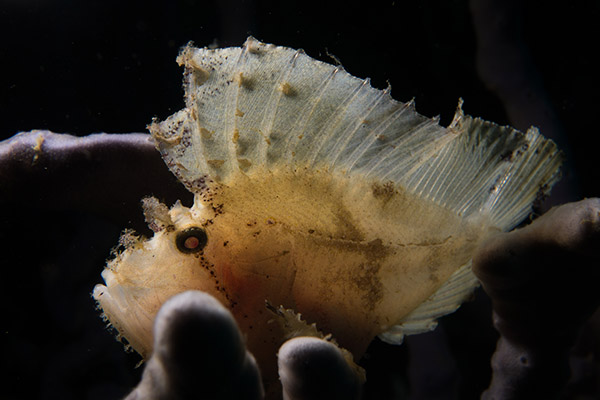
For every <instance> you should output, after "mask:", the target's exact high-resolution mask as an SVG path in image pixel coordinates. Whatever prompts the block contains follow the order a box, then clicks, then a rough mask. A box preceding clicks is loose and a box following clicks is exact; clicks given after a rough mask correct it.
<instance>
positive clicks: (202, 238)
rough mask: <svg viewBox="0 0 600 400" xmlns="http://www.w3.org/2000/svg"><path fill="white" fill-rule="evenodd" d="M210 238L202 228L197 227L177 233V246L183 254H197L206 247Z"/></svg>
mask: <svg viewBox="0 0 600 400" xmlns="http://www.w3.org/2000/svg"><path fill="white" fill-rule="evenodd" d="M207 241H208V238H207V237H206V232H205V231H204V229H202V228H198V227H196V226H194V227H191V228H187V229H184V230H182V231H181V232H179V233H177V237H176V238H175V244H176V245H177V249H179V251H181V252H182V253H186V254H190V253H197V252H199V251H200V250H202V249H203V248H204V246H206V242H207Z"/></svg>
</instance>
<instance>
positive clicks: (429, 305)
mask: <svg viewBox="0 0 600 400" xmlns="http://www.w3.org/2000/svg"><path fill="white" fill-rule="evenodd" d="M178 61H179V63H180V64H181V65H183V66H184V67H185V73H184V87H185V90H186V108H185V109H183V110H182V111H179V112H178V113H176V114H174V115H173V116H171V117H170V118H168V119H167V120H165V121H163V122H158V121H155V122H154V123H153V124H151V125H150V127H149V129H150V132H151V134H152V136H153V138H154V140H155V142H156V145H157V148H158V149H159V151H160V152H161V154H162V156H163V159H164V160H165V162H166V164H167V166H168V167H169V168H170V169H171V170H172V171H173V173H174V174H175V175H176V176H177V177H178V178H179V179H180V180H181V182H182V183H183V184H184V185H186V187H187V188H188V189H189V190H190V191H192V192H193V193H194V204H193V205H192V206H191V207H185V206H183V205H181V204H180V203H177V204H175V205H174V206H173V207H171V208H170V209H169V208H168V207H167V206H165V205H163V204H161V203H159V202H158V201H157V200H156V199H152V198H148V199H145V200H144V212H145V214H146V219H147V220H148V222H149V225H150V227H151V228H152V230H153V231H154V236H153V237H152V238H150V239H144V238H137V237H136V236H135V235H132V234H131V233H126V234H125V235H124V237H123V238H122V244H123V247H124V250H122V251H121V252H120V253H118V254H116V255H115V258H114V259H113V260H111V261H109V262H108V265H107V268H106V269H105V270H104V272H103V274H102V276H103V278H104V280H105V285H98V286H96V288H95V289H94V297H95V298H96V299H97V300H98V302H99V305H100V306H101V307H102V309H103V311H104V314H105V315H106V317H107V318H108V319H109V321H110V323H111V324H112V325H113V326H115V327H116V329H117V330H118V331H119V332H120V334H121V335H123V336H124V337H125V338H126V339H127V341H128V342H129V343H130V345H131V346H132V347H133V348H134V349H135V350H136V351H138V352H139V353H140V354H141V355H142V356H143V357H148V356H149V355H150V354H151V351H152V321H153V319H154V316H155V314H156V312H157V311H158V309H159V308H160V306H161V305H162V304H163V303H164V302H165V301H166V300H167V299H168V298H170V297H171V296H173V295H174V294H177V293H180V292H182V291H185V290H188V289H195V290H202V291H205V292H208V293H210V294H212V295H213V296H215V297H216V298H217V299H218V300H220V301H221V302H222V303H223V304H224V305H225V306H227V307H228V308H229V309H230V310H231V312H232V313H233V315H234V316H235V318H236V320H237V322H238V324H239V325H240V328H241V330H242V331H243V332H244V333H245V335H246V337H247V343H248V348H249V349H250V351H252V352H253V354H254V355H255V357H256V358H257V360H258V362H259V365H261V368H262V370H263V374H264V375H265V376H267V377H268V376H273V375H275V374H276V362H275V361H276V352H277V349H278V347H279V346H280V345H281V344H282V343H283V341H284V340H286V339H288V338H290V337H293V336H297V335H322V336H326V335H331V336H332V337H333V339H334V340H335V341H336V342H337V343H338V344H339V345H340V346H341V347H343V348H345V349H347V350H348V351H349V352H350V353H351V354H353V355H354V357H355V358H359V357H360V356H361V355H362V354H363V352H364V350H365V349H366V347H367V345H368V344H369V342H370V341H371V340H372V339H373V338H374V337H375V336H377V335H379V336H380V337H381V338H382V339H384V340H386V341H388V342H390V343H401V341H402V338H403V336H404V335H405V334H415V333H420V332H424V331H427V330H430V329H432V328H434V327H435V320H436V319H437V318H439V317H440V316H442V315H445V314H447V313H449V312H452V311H454V310H455V309H456V308H458V307H459V305H460V304H461V303H462V302H463V301H464V300H465V299H466V298H468V297H469V296H470V294H471V293H472V290H473V289H474V288H475V287H476V286H477V280H476V279H475V277H474V275H473V274H472V272H471V270H470V260H471V257H472V255H473V253H474V251H475V249H476V248H477V246H478V245H479V244H480V243H481V242H482V241H483V240H485V239H486V238H488V237H489V236H490V235H492V234H494V233H495V232H498V231H503V230H508V229H510V228H512V227H513V226H514V225H516V224H517V223H518V222H520V221H521V220H522V219H523V218H524V217H525V216H527V215H528V214H529V212H530V210H531V204H532V203H533V201H534V200H535V199H536V198H538V197H539V196H540V195H543V194H545V193H547V192H548V190H549V188H550V187H551V186H552V184H553V183H554V182H555V181H556V180H557V179H558V170H559V167H560V162H561V161H560V160H561V156H560V154H559V152H558V150H557V149H556V146H555V145H554V143H552V142H551V141H549V140H546V139H544V138H543V137H542V136H541V135H539V133H537V131H536V130H535V129H531V130H529V131H528V132H526V133H521V132H518V131H516V130H514V129H512V128H508V127H499V126H497V125H494V124H492V123H489V122H486V121H482V120H480V119H473V118H471V117H468V116H465V115H464V114H463V113H462V110H461V108H460V106H459V109H458V111H457V114H456V116H455V118H454V121H453V122H452V124H451V125H450V126H449V127H447V128H444V127H442V126H440V125H439V124H438V121H437V120H435V119H430V118H426V117H423V116H421V115H419V114H418V113H416V112H415V111H414V106H413V104H412V103H400V102H397V101H395V100H393V99H392V98H391V97H390V95H389V90H384V91H381V90H377V89H374V88H372V87H371V86H370V85H369V83H368V81H362V80H359V79H358V78H355V77H352V76H351V75H349V74H347V73H346V72H345V71H343V70H342V69H341V68H340V67H335V66H333V65H329V64H326V63H323V62H320V61H316V60H314V59H312V58H310V57H308V56H306V55H305V54H304V53H303V52H302V51H296V50H293V49H289V48H285V47H277V46H274V45H268V44H264V43H261V42H259V41H257V40H255V39H253V38H249V39H248V41H247V42H246V43H245V45H244V46H243V47H241V48H228V49H214V50H210V49H196V48H193V47H191V46H188V47H186V48H185V49H184V50H183V51H182V53H181V55H180V57H179V58H178ZM290 316H291V317H290ZM292 320H293V321H292ZM273 322H275V323H273Z"/></svg>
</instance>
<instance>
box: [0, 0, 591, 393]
mask: <svg viewBox="0 0 600 400" xmlns="http://www.w3.org/2000/svg"><path fill="white" fill-rule="evenodd" d="M471 3H472V4H470V3H469V2H468V1H466V0H454V1H448V0H446V1H443V0H438V1H433V0H425V1H369V2H362V3H356V4H355V3H352V4H351V3H350V2H339V1H332V2H326V1H321V2H314V3H311V2H307V1H263V0H256V1H216V0H215V1H194V0H177V1H169V2H167V1H158V0H149V1H129V2H126V1H113V0H104V1H80V0H55V1H51V0H45V1H44V0H37V1H35V0H12V1H11V0H0V68H1V69H0V71H1V73H0V117H1V119H0V120H1V121H2V123H1V124H0V139H5V138H8V137H10V136H12V135H14V134H15V133H17V132H20V131H28V130H31V129H49V130H52V131H54V132H63V133H70V134H73V135H78V136H83V135H87V134H90V133H96V132H110V133H128V132H144V131H145V126H146V124H148V123H149V122H150V121H151V120H152V118H153V117H158V118H160V119H163V118H166V117H167V116H168V115H170V114H172V113H173V112H174V111H177V110H179V109H180V108H182V107H183V98H182V95H183V91H182V89H181V69H180V67H178V66H177V64H176V63H175V57H176V56H177V54H178V51H179V48H180V47H181V46H183V45H185V44H186V43H187V42H188V41H190V40H192V41H194V43H195V44H196V45H198V46H206V45H210V44H218V45H219V46H239V45H241V44H242V43H243V42H244V40H245V39H246V37H247V36H248V35H253V36H255V37H256V38H258V39H260V40H262V41H265V42H269V43H275V44H280V45H286V46H289V47H293V48H303V49H304V50H305V51H306V52H307V53H308V54H309V55H311V56H313V57H316V58H319V59H322V60H326V61H329V62H334V61H333V58H332V57H330V56H329V55H328V54H331V55H333V56H335V57H336V58H337V59H339V60H340V61H341V63H342V65H343V66H344V67H345V69H346V70H347V71H348V72H349V73H351V74H353V75H356V76H359V77H362V78H365V77H370V78H371V80H372V85H373V86H375V87H378V88H384V87H386V86H387V85H388V83H389V84H391V86H392V95H393V96H394V97H395V98H396V99H398V100H400V101H408V100H410V99H411V98H415V100H416V105H417V110H418V111H419V112H420V113H422V114H425V115H427V116H434V115H441V122H442V124H444V125H446V124H448V123H449V122H450V120H451V118H452V115H453V113H454V110H455V106H456V103H457V100H458V98H459V97H462V98H463V99H464V101H465V105H464V109H465V112H466V113H468V114H471V115H475V116H480V117H483V118H485V119H488V120H492V121H495V122H497V123H500V124H512V125H515V126H517V128H519V129H526V128H527V127H528V126H529V125H532V124H533V125H537V126H539V127H540V129H541V131H542V133H546V134H549V135H550V136H553V137H554V138H555V139H556V140H557V142H559V144H560V145H561V148H563V149H564V150H565V152H566V153H567V156H568V160H569V161H568V164H567V168H566V169H565V172H564V174H565V177H566V181H567V182H568V185H567V186H566V188H565V189H564V190H562V191H561V194H560V196H559V197H557V198H555V199H551V201H550V203H549V204H553V203H559V202H563V201H566V200H573V199H579V198H582V197H593V196H598V195H599V194H600V185H599V184H598V182H600V169H599V168H597V167H596V165H597V157H598V147H597V139H596V137H597V136H598V132H597V128H596V126H597V122H596V116H597V113H598V106H599V105H600V101H599V100H598V94H597V92H598V89H599V88H600V78H599V77H598V71H599V70H600V68H599V67H600V62H599V61H598V59H597V51H598V39H600V27H599V25H600V24H598V23H597V21H599V20H600V2H597V1H577V2H568V3H567V2H560V3H558V2H557V3H552V2H544V5H543V6H541V5H539V4H541V3H540V2H535V1H524V2H515V3H519V4H521V3H522V4H521V5H519V6H518V5H516V4H512V3H513V2H512V1H506V2H501V1H500V2H499V3H503V4H504V6H501V7H500V8H502V9H504V10H505V11H504V12H501V11H498V12H495V10H494V7H498V5H497V4H494V2H492V1H472V2H471ZM474 5H478V7H483V8H484V9H485V8H488V9H489V10H488V11H490V13H491V15H498V18H499V21H498V23H499V26H501V27H503V28H502V29H506V30H507V33H506V34H507V35H508V36H509V37H510V38H512V39H513V44H515V43H516V45H515V46H516V48H518V50H519V52H520V53H519V54H525V55H526V56H525V57H522V58H521V59H518V60H516V61H517V63H520V64H521V65H525V66H526V70H527V71H529V74H530V75H528V76H526V77H525V80H526V81H527V82H538V83H539V85H538V86H535V85H534V86H535V87H536V88H538V91H537V92H536V93H533V94H532V98H533V97H535V98H537V99H539V98H540V96H541V98H542V99H543V102H544V104H547V108H546V109H545V112H546V114H544V115H542V116H541V117H540V116H539V115H536V114H533V113H532V114H531V118H530V119H528V118H527V115H528V114H527V112H526V111H527V110H524V114H525V117H524V118H523V117H522V118H520V119H516V118H514V117H513V118H512V119H511V116H510V113H507V111H506V110H507V109H508V108H507V107H510V105H507V104H506V102H503V100H502V99H501V98H499V97H498V96H497V92H498V91H497V88H496V87H490V86H489V85H487V84H486V83H485V82H484V81H483V80H482V78H481V76H480V73H479V72H480V71H479V70H478V68H477V65H478V64H477V56H478V54H480V53H478V51H479V50H478V47H477V46H478V43H481V42H480V41H479V40H480V39H481V37H479V36H478V34H477V33H476V30H475V28H474V25H473V14H472V9H473V8H472V7H473V6H474ZM507 8H508V10H509V11H508V12H506V9H507ZM489 29H490V30H491V31H493V30H494V29H496V27H495V26H494V25H490V27H489ZM479 35H480V34H479ZM488 50H489V49H488ZM503 50H505V49H503V48H501V46H500V45H499V47H498V53H501V52H502V51H503ZM491 53H492V54H493V53H494V50H493V48H492V51H491ZM488 54H489V51H488ZM480 55H481V54H480ZM496 74H497V76H499V77H500V78H499V81H501V82H519V81H520V80H521V79H523V77H522V76H517V75H515V76H513V75H512V74H513V72H511V71H507V70H503V69H502V68H501V67H499V68H498V70H497V71H496ZM548 121H550V122H548ZM548 132H549V133H548ZM561 135H562V136H561ZM76 184H77V183H76V182H73V185H76ZM67 187H68V186H67ZM63 188H64V187H63ZM61 190H62V189H61ZM106 190H107V191H110V187H107V188H106ZM28 193H29V192H28ZM33 193H36V192H35V191H33ZM117 194H118V193H117ZM50 195H52V196H56V195H60V193H59V194H56V193H53V194H48V193H36V194H35V195H34V196H38V198H37V199H35V200H36V201H35V202H29V200H30V199H23V192H18V193H8V192H5V189H3V188H0V200H7V199H8V200H9V203H10V201H11V200H13V203H15V204H16V203H20V204H21V205H23V204H25V205H27V204H31V208H29V209H28V208H27V207H21V208H19V209H7V208H4V209H3V210H1V213H2V214H0V217H1V218H2V219H1V220H0V223H2V227H1V228H0V229H1V230H2V235H1V236H0V243H1V244H0V246H1V247H0V250H1V252H0V257H1V258H0V267H2V268H3V269H4V270H5V275H4V276H3V277H2V278H0V279H2V299H1V302H2V304H1V307H2V315H1V316H0V319H1V320H2V331H1V332H0V334H1V335H2V348H3V357H2V358H3V361H2V362H3V367H4V368H8V370H9V371H10V372H9V373H8V374H7V375H5V376H4V377H3V380H5V381H6V383H5V385H6V386H5V389H4V391H3V392H2V393H0V397H2V398H7V399H8V398H48V399H50V398H62V399H67V398H90V399H100V398H102V399H113V398H118V397H119V396H120V395H122V394H124V393H126V392H127V390H129V389H130V388H131V387H132V386H133V385H134V384H135V382H136V381H137V379H138V377H139V373H140V371H141V369H137V370H136V369H134V368H133V367H134V366H135V364H136V363H137V362H138V358H137V357H136V355H135V354H126V353H123V351H122V346H121V345H120V344H118V343H117V342H116V341H114V340H113V339H112V337H111V335H110V334H109V333H107V332H106V330H105V329H104V325H103V323H102V321H101V320H100V319H99V318H98V312H97V311H95V310H94V303H93V301H92V300H91V297H90V295H89V294H90V292H91V290H92V288H93V285H94V284H95V283H99V282H100V275H99V274H100V271H101V270H102V268H103V264H104V259H105V258H106V257H107V256H108V253H109V250H110V248H111V247H112V246H114V245H115V244H116V243H117V240H118V236H119V232H120V230H121V229H123V228H126V227H132V226H133V227H135V222H133V219H134V218H133V217H132V221H124V223H122V224H119V223H115V222H114V220H112V219H111V218H105V216H103V215H98V214H94V213H90V212H88V211H87V210H85V209H81V210H78V209H60V208H52V207H50V208H44V207H41V206H40V204H41V203H43V202H44V199H45V196H50ZM441 325H442V327H441V329H439V330H438V331H436V332H435V333H432V334H428V335H423V337H422V338H420V337H419V338H414V339H413V340H412V341H411V340H409V341H408V344H409V346H401V347H391V346H386V345H383V344H381V343H378V342H377V343H374V345H373V346H372V348H371V350H370V352H369V353H368V355H367V357H366V358H365V360H363V364H364V365H365V366H366V367H367V368H368V369H369V371H372V372H369V375H368V379H369V387H368V392H369V393H370V395H371V396H372V398H401V397H400V396H403V395H404V394H405V393H412V394H413V396H414V397H413V398H418V396H417V395H418V393H417V392H418V390H417V389H416V388H417V387H418V384H419V382H421V383H422V382H425V381H429V382H435V383H436V384H438V385H439V387H440V392H444V393H445V396H446V397H439V398H452V396H453V394H452V393H454V395H456V396H458V397H457V398H460V399H475V398H478V395H479V393H480V392H481V391H482V390H483V389H484V388H485V387H487V384H488V381H489V373H490V372H489V359H490V356H491V353H492V352H493V349H494V345H495V339H496V336H495V332H494V331H493V328H492V327H491V316H490V310H489V304H488V301H487V298H486V296H485V294H483V293H482V292H481V291H480V292H478V294H477V296H476V299H475V301H474V302H471V303H468V304H466V305H465V306H463V307H462V308H461V309H460V310H459V311H458V312H457V313H455V314H453V315H452V316H449V317H446V318H444V319H443V321H442V324H441ZM446 356H448V357H446ZM409 365H410V366H411V368H408V366H409ZM407 371H410V372H407ZM436 371H439V372H436ZM444 385H445V386H444ZM448 388H454V391H451V390H449V389H448ZM425 398H433V397H431V396H429V397H425Z"/></svg>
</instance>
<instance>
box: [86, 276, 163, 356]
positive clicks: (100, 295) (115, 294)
mask: <svg viewBox="0 0 600 400" xmlns="http://www.w3.org/2000/svg"><path fill="white" fill-rule="evenodd" d="M102 276H103V278H104V279H105V281H106V282H107V285H108V287H107V286H105V285H96V286H95V287H94V292H93V296H94V299H95V300H96V301H97V302H98V305H99V307H101V308H102V310H103V317H104V318H106V319H108V321H110V324H111V325H112V326H113V327H114V328H115V329H116V330H117V331H118V332H119V335H118V338H119V339H120V340H123V338H125V339H126V340H127V342H128V344H126V347H129V346H130V347H131V348H133V349H134V350H135V351H137V352H138V353H139V354H140V355H141V356H142V357H143V358H144V359H146V358H147V357H148V356H149V354H150V353H151V351H152V346H151V344H152V324H153V320H154V315H153V314H152V315H150V314H149V313H147V312H146V311H145V310H144V308H143V307H142V306H141V303H137V302H136V299H135V298H136V296H135V295H134V294H133V293H132V290H131V288H125V287H123V286H121V285H119V284H115V285H111V284H110V283H109V282H111V281H112V280H113V279H111V278H112V277H113V276H114V274H113V273H112V272H111V271H109V270H105V271H104V272H103V273H102Z"/></svg>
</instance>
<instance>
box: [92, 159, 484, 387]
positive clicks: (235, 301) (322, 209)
mask: <svg viewBox="0 0 600 400" xmlns="http://www.w3.org/2000/svg"><path fill="white" fill-rule="evenodd" d="M483 218H484V217H481V218H476V219H475V220H469V219H464V218H461V217H459V216H457V215H453V214H452V213H450V212H448V211H446V210H444V208H443V207H440V206H438V205H436V204H433V203H431V202H428V201H426V200H423V199H418V198H417V197H416V196H415V195H411V194H408V193H406V192H403V191H402V189H401V188H398V187H394V185H392V184H391V183H378V182H372V181H367V180H363V179H361V178H360V177H356V176H354V177H349V176H344V175H341V174H339V175H332V174H330V173H328V172H325V171H322V172H319V171H318V170H314V169H305V170H296V171H291V170H289V169H281V170H279V171H275V172H267V171H263V172H262V173H255V174H253V176H246V175H243V174H241V173H240V174H239V175H237V176H234V177H233V178H231V179H230V180H229V181H228V182H226V183H223V184H220V185H217V184H214V185H213V186H212V187H209V188H208V189H207V190H206V191H205V192H204V193H202V194H201V195H198V196H196V204H195V206H194V207H192V209H188V208H185V207H183V206H181V205H176V206H174V207H173V208H172V209H171V211H170V219H171V225H170V226H169V227H167V228H165V229H163V230H162V231H160V232H157V233H156V234H155V236H154V237H153V238H152V239H150V240H148V241H143V242H139V243H137V244H135V245H133V246H131V247H130V248H129V249H127V250H126V251H125V252H124V253H123V254H121V256H120V257H119V258H118V259H117V260H115V261H114V262H113V263H112V264H111V265H110V269H111V270H112V273H110V272H105V274H109V275H111V276H113V279H114V280H115V282H118V285H120V286H121V289H122V291H123V293H125V294H124V298H127V299H128V301H127V303H128V305H127V307H128V308H127V310H119V307H120V306H114V305H111V304H109V303H110V302H108V301H104V302H103V298H104V297H105V293H103V294H102V295H99V296H98V295H97V293H96V291H95V296H97V298H98V299H99V301H100V303H101V305H102V307H103V309H104V311H105V313H106V314H107V315H108V316H109V318H110V321H111V322H112V323H113V324H115V325H116V326H117V328H119V330H120V331H121V333H122V334H123V335H124V336H125V337H126V338H127V339H128V340H129V341H130V343H131V344H132V346H133V347H134V348H135V349H136V350H137V351H138V352H140V353H141V354H142V355H144V356H147V355H148V354H149V353H150V351H151V346H152V343H151V322H152V319H153V316H154V315H155V314H156V312H157V311H158V309H159V307H160V305H161V304H162V303H163V302H164V301H165V300H166V299H168V298H169V297H171V296H172V295H173V294H175V293H178V292H181V291H184V290H187V289H200V290H204V291H206V292H209V293H211V294H213V295H215V296H216V297H217V298H218V299H219V300H220V301H222V302H223V303H224V304H225V305H226V306H228V307H229V308H230V310H231V311H232V312H233V314H234V316H235V318H236V319H237V321H238V323H239V325H240V327H241V329H242V331H243V332H244V333H245V334H246V335H247V341H248V347H249V349H250V351H252V352H253V353H254V355H255V357H256V358H257V360H258V362H259V364H260V365H261V368H262V370H263V374H264V376H266V377H267V379H268V378H269V377H271V378H272V377H276V363H275V361H276V352H277V349H278V347H279V346H280V345H281V344H282V342H283V341H284V340H285V338H286V335H287V334H289V332H283V331H282V329H281V327H280V325H279V324H277V323H269V321H270V320H273V319H277V317H276V315H275V314H274V313H272V312H271V311H269V310H268V309H267V307H266V306H265V301H268V302H269V303H270V304H271V305H273V306H275V307H277V306H279V305H283V306H284V307H285V308H288V309H292V310H294V311H295V312H298V313H301V314H302V317H303V319H305V320H306V322H307V323H316V324H317V328H318V329H319V330H321V331H322V332H323V333H325V334H327V333H331V334H332V335H333V337H334V338H335V340H337V341H338V343H339V344H340V345H341V346H343V347H345V348H347V349H348V350H350V351H351V352H352V353H353V354H354V356H355V357H357V358H358V357H360V356H361V355H362V353H363V352H364V350H365V349H366V346H367V345H368V344H369V342H370V341H371V340H372V339H373V338H374V337H375V336H376V335H377V334H379V333H381V332H384V331H386V330H387V329H389V328H390V327H391V326H392V325H394V324H397V323H399V322H400V321H401V320H402V318H403V317H404V316H406V315H407V314H408V313H409V312H410V311H412V310H413V309H414V308H415V307H417V306H418V305H419V304H421V303H422V302H423V301H425V300H426V299H427V298H428V297H430V296H431V295H432V294H433V293H434V292H435V291H436V290H437V289H438V288H439V287H440V285H441V284H442V283H443V282H444V281H445V280H446V279H447V278H448V277H449V276H450V275H451V274H452V273H453V272H455V271H456V270H457V269H458V268H459V267H460V266H462V265H464V264H466V263H467V262H468V261H469V260H470V258H471V254H472V253H473V250H474V248H475V247H476V246H477V244H478V243H479V242H480V241H481V240H482V239H483V238H484V237H485V235H486V232H489V231H490V229H489V228H488V226H487V224H485V221H484V219H483ZM190 226H198V227H203V228H204V229H205V231H206V233H207V237H208V242H207V245H206V247H205V248H204V250H203V251H202V252H201V253H199V254H195V255H193V254H192V255H190V254H182V253H181V252H180V251H179V250H178V249H177V247H176V246H175V244H174V243H175V236H176V234H177V232H179V231H181V230H183V229H185V228H187V227H190ZM105 278H106V276H105ZM112 285H114V283H112ZM107 286H108V287H109V290H110V291H111V292H112V291H114V289H112V288H111V283H110V282H109V281H108V280H107ZM100 288H103V287H100ZM96 290H97V291H99V290H101V289H96ZM121 304H122V303H121ZM121 308H122V307H121ZM112 309H115V310H116V311H113V310H112ZM140 316H141V317H140ZM131 320H142V322H141V323H139V324H137V325H132V324H131V323H130V322H127V321H131ZM119 324H120V325H119ZM138 338H139V339H138Z"/></svg>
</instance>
